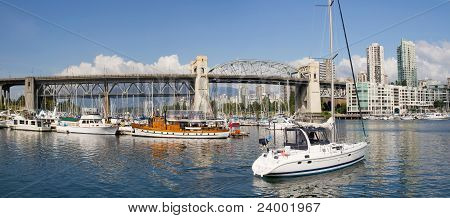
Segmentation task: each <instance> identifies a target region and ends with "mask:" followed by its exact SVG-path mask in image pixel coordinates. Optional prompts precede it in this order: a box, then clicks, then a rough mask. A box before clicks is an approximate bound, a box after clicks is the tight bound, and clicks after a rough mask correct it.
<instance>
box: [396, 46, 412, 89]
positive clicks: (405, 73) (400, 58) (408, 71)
mask: <svg viewBox="0 0 450 218" xmlns="http://www.w3.org/2000/svg"><path fill="white" fill-rule="evenodd" d="M397 69H398V82H399V83H400V84H404V83H406V86H411V87H417V65H416V45H415V44H414V43H413V42H411V41H406V40H403V39H402V41H401V43H400V46H398V47H397Z"/></svg>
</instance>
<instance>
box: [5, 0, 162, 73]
mask: <svg viewBox="0 0 450 218" xmlns="http://www.w3.org/2000/svg"><path fill="white" fill-rule="evenodd" d="M0 3H2V4H4V5H6V6H8V7H10V8H13V9H16V10H17V11H20V12H22V13H23V14H25V15H28V16H30V17H33V18H36V19H38V20H41V21H42V22H44V23H47V24H49V25H51V26H54V27H57V28H59V29H61V30H63V31H65V32H67V33H70V34H72V35H74V36H77V37H80V38H82V39H84V40H86V41H88V42H91V43H93V44H95V45H97V46H100V47H102V48H104V49H106V50H109V51H112V52H114V53H116V54H119V55H121V56H123V57H126V58H128V59H130V60H132V61H135V62H141V63H143V62H142V61H139V60H137V59H136V58H133V57H131V56H129V55H127V54H125V53H123V52H121V51H118V50H116V49H113V48H111V47H109V46H107V45H105V44H103V43H101V42H99V41H97V40H93V39H90V38H89V37H87V36H85V35H82V34H80V33H77V32H75V31H72V30H70V29H69V28H67V27H65V26H63V25H61V24H58V23H55V22H52V21H50V20H48V19H46V18H44V17H42V16H40V15H38V14H35V13H33V12H31V11H28V10H26V9H23V8H21V7H19V6H17V5H14V4H12V3H10V2H7V1H3V0H0ZM149 66H151V65H149ZM151 67H152V68H153V69H154V70H156V71H158V72H160V73H162V72H161V71H160V70H158V69H156V68H154V67H153V66H151Z"/></svg>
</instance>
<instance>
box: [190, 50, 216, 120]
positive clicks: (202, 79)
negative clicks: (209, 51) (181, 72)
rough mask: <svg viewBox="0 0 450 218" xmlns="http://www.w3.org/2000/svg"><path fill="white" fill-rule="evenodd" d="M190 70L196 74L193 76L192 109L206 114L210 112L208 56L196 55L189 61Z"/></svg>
mask: <svg viewBox="0 0 450 218" xmlns="http://www.w3.org/2000/svg"><path fill="white" fill-rule="evenodd" d="M191 72H192V73H193V74H196V75H197V77H196V78H195V96H194V105H193V107H192V110H195V111H203V112H204V113H205V114H207V115H211V114H212V109H211V104H210V103H209V80H208V58H207V57H206V56H197V58H196V59H195V61H193V62H191Z"/></svg>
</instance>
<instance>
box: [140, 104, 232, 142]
mask: <svg viewBox="0 0 450 218" xmlns="http://www.w3.org/2000/svg"><path fill="white" fill-rule="evenodd" d="M168 113H170V114H171V115H172V116H155V117H153V118H151V119H150V120H149V123H148V124H135V123H133V124H132V127H133V129H134V133H133V136H144V137H154V138H185V139H223V138H228V136H229V135H230V133H229V131H228V130H227V129H226V128H225V127H224V126H223V123H224V122H225V121H224V120H208V119H204V117H203V118H202V116H200V117H199V116H190V115H193V114H196V113H198V112H196V111H169V112H168ZM176 113H181V114H182V115H174V114H176ZM183 114H184V115H187V116H183Z"/></svg>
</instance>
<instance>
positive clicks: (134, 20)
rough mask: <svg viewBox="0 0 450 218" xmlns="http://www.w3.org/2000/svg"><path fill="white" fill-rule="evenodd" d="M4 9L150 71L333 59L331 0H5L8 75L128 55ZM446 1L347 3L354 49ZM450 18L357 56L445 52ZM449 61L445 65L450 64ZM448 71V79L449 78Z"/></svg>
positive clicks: (394, 35)
mask: <svg viewBox="0 0 450 218" xmlns="http://www.w3.org/2000/svg"><path fill="white" fill-rule="evenodd" d="M4 2H9V3H11V4H13V5H15V6H17V7H19V8H22V9H24V10H26V11H29V12H32V13H34V14H36V15H38V16H40V17H42V18H45V19H47V20H48V21H50V22H52V23H55V24H59V25H62V26H64V27H66V28H68V29H70V30H71V31H74V32H77V33H79V34H82V35H84V36H86V37H88V38H89V39H92V40H94V41H97V42H100V43H102V44H104V45H107V46H108V47H110V48H112V49H113V50H116V51H120V52H121V54H125V55H126V56H128V57H132V58H133V59H135V60H137V61H139V62H143V63H148V64H151V63H154V62H156V61H157V60H158V58H159V57H161V56H168V55H178V57H179V61H180V62H181V64H187V63H189V62H190V61H191V60H193V59H194V58H195V56H196V55H199V54H204V55H207V56H208V57H209V65H210V66H213V65H216V64H220V63H223V62H226V61H230V60H234V59H239V58H246V59H270V60H276V61H282V62H291V61H294V60H298V59H302V58H304V57H308V56H311V57H320V56H324V55H326V54H327V53H326V52H327V46H328V45H327V42H328V41H327V38H326V37H327V36H326V32H324V25H325V23H324V22H326V21H325V15H326V14H325V13H326V9H325V8H321V7H316V6H314V5H316V4H325V3H326V0H320V1H318V0H311V1H307V0H302V1H300V0H281V1H275V0H272V1H262V0H258V1H256V0H254V1H250V0H247V1H245V0H227V1H211V0H209V1H208V0H183V1H182V0H178V1H175V0H164V1H156V0H155V1H137V0H136V1H84V0H79V1H56V0H54V1H50V0H43V1H22V0H15V1H12V0H0V42H1V43H0V77H8V76H10V75H11V76H25V75H35V76H37V75H50V74H55V73H59V72H61V71H62V70H63V69H64V68H66V67H67V66H69V65H79V64H80V62H92V61H93V60H94V58H95V57H96V56H97V55H100V54H103V55H107V56H108V55H118V56H124V55H121V54H117V53H115V52H112V51H110V50H107V49H105V48H103V47H101V46H98V45H96V44H94V43H92V42H89V41H87V40H84V39H82V38H80V37H77V36H75V35H73V34H69V33H68V32H66V31H63V30H61V29H60V28H57V27H55V26H52V25H50V24H48V23H46V22H43V21H42V20H39V19H37V18H34V17H32V16H29V15H27V14H25V13H23V12H21V11H19V10H17V9H15V8H13V7H11V6H7V5H6V4H5V3H4ZM442 2H444V1H443V0H427V1H422V0H415V1H406V0H404V1H384V0H380V1H360V0H359V1H358V0H341V3H342V6H343V10H344V18H345V19H346V25H347V28H348V36H349V40H350V42H354V41H357V40H359V39H361V38H364V37H365V36H367V35H370V34H373V33H375V32H378V31H379V30H382V29H384V28H385V27H387V26H389V25H391V24H394V23H397V22H399V21H400V20H402V19H405V18H407V17H410V16H412V15H414V14H417V13H419V12H422V11H424V10H426V9H428V8H431V7H433V6H435V5H438V4H439V3H442ZM336 6H337V4H336ZM336 9H337V7H335V13H336V12H337V10H336ZM336 15H337V13H336ZM449 20H450V3H447V4H444V5H443V6H441V7H439V8H436V9H434V10H432V11H430V12H428V13H425V14H423V15H422V16H419V17H416V18H413V19H411V20H410V21H408V22H406V23H404V24H401V25H399V26H397V27H395V28H393V29H390V30H387V31H385V32H383V33H381V34H379V35H376V36H374V37H372V38H369V39H367V40H364V41H362V42H361V43H359V44H357V45H355V46H353V47H352V48H351V50H352V54H354V55H359V56H362V57H364V56H365V48H366V47H367V46H368V45H369V44H370V43H372V42H379V43H381V44H382V45H383V46H384V47H385V58H386V59H388V58H390V57H395V56H396V55H395V49H396V46H397V45H398V44H399V42H400V39H401V38H406V39H408V40H412V41H414V42H419V41H422V42H423V43H425V44H424V45H425V46H427V45H428V46H431V47H433V46H434V47H435V50H436V49H437V50H439V48H445V47H446V45H447V44H445V43H448V40H449V36H450V28H449V24H448V21H449ZM335 24H336V28H335V29H336V36H335V44H336V47H342V46H344V41H343V40H344V37H343V35H342V31H341V27H340V22H339V20H338V17H337V16H336V17H335ZM443 43H444V44H443ZM437 50H436V51H437ZM440 51H442V49H440ZM438 55H439V54H438ZM344 57H346V53H344V52H341V53H340V55H339V56H338V60H337V63H339V61H341V60H342V58H344ZM446 57H447V56H445V55H444V56H443V58H441V59H444V61H445V60H446ZM430 58H431V57H430ZM124 59H125V60H127V59H129V58H127V57H124ZM424 59H426V58H424ZM447 60H448V59H447ZM435 62H436V61H435ZM437 62H439V61H437ZM447 62H450V61H447ZM433 64H439V63H434V62H433ZM442 64H443V66H440V67H442V69H445V67H446V66H447V65H445V63H442ZM430 69H431V68H430ZM433 69H434V68H433ZM442 69H441V70H440V71H442ZM427 70H428V69H427ZM419 72H420V71H419ZM448 72H449V71H448V69H447V71H445V70H444V72H441V74H442V73H444V74H447V76H448ZM437 74H439V72H436V75H437ZM419 77H420V76H419ZM431 77H432V76H431ZM438 79H442V78H438Z"/></svg>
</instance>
